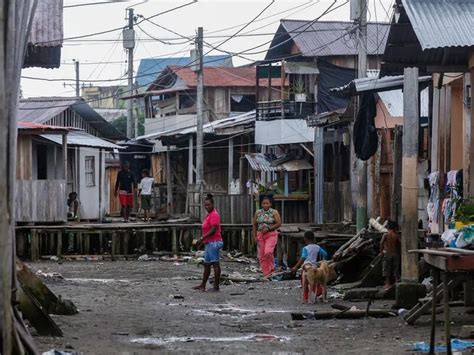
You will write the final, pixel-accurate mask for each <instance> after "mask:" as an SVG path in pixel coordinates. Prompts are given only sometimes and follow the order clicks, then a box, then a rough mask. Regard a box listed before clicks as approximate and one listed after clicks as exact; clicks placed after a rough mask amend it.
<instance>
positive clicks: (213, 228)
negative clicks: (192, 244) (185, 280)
mask: <svg viewBox="0 0 474 355" xmlns="http://www.w3.org/2000/svg"><path fill="white" fill-rule="evenodd" d="M204 208H205V209H206V211H207V216H206V218H205V219H204V222H203V224H202V237H201V239H199V240H198V241H197V245H198V246H199V245H200V244H201V243H204V245H205V246H206V247H205V250H204V273H203V275H202V282H201V284H200V285H198V286H196V287H193V288H194V289H195V290H199V291H206V285H207V280H208V279H209V276H210V275H211V266H212V267H213V268H214V287H213V288H212V289H211V291H213V292H217V291H219V283H220V279H221V266H220V263H219V261H220V250H221V249H222V247H223V246H224V242H223V240H222V232H221V217H220V216H219V213H218V212H217V210H216V209H215V208H214V199H213V198H212V195H211V194H208V195H207V197H206V198H205V200H204Z"/></svg>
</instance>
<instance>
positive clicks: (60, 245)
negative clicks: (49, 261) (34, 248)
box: [56, 231, 63, 257]
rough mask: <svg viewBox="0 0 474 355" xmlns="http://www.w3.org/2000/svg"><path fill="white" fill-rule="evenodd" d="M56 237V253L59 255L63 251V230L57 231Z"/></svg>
mask: <svg viewBox="0 0 474 355" xmlns="http://www.w3.org/2000/svg"><path fill="white" fill-rule="evenodd" d="M56 237H57V240H56V255H57V256H58V257H59V256H61V255H62V253H63V232H62V231H59V232H58V234H56Z"/></svg>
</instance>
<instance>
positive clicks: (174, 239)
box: [171, 228, 179, 255]
mask: <svg viewBox="0 0 474 355" xmlns="http://www.w3.org/2000/svg"><path fill="white" fill-rule="evenodd" d="M171 251H172V252H173V255H178V252H179V250H178V233H176V228H172V229H171Z"/></svg>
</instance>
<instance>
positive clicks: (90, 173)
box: [85, 156, 95, 186]
mask: <svg viewBox="0 0 474 355" xmlns="http://www.w3.org/2000/svg"><path fill="white" fill-rule="evenodd" d="M85 173H86V186H95V157H93V156H87V157H86V171H85Z"/></svg>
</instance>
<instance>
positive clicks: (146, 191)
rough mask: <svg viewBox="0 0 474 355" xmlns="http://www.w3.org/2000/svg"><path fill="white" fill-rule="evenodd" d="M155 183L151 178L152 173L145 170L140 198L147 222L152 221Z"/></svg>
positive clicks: (141, 182)
mask: <svg viewBox="0 0 474 355" xmlns="http://www.w3.org/2000/svg"><path fill="white" fill-rule="evenodd" d="M154 183H155V180H154V179H153V178H151V177H150V171H149V170H148V169H143V170H142V180H141V181H140V188H139V189H138V196H140V200H141V205H142V208H143V212H144V214H145V215H144V218H143V220H144V221H145V222H149V221H150V208H151V193H152V191H153V184H154Z"/></svg>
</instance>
